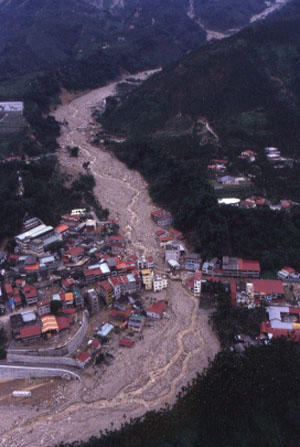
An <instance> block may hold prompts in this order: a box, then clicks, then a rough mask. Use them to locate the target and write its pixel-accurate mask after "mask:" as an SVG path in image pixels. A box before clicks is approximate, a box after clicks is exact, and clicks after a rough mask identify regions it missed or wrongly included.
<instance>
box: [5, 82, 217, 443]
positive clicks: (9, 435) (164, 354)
mask: <svg viewBox="0 0 300 447" xmlns="http://www.w3.org/2000/svg"><path fill="white" fill-rule="evenodd" d="M139 76H143V75H139ZM114 88H115V84H114V83H113V84H110V85H109V86H106V87H104V88H102V89H97V90H95V91H93V92H90V93H88V94H86V95H83V96H82V97H80V98H77V99H75V100H73V101H72V102H70V103H69V104H65V105H63V106H61V107H59V108H58V109H57V111H56V112H55V117H56V119H57V120H59V121H63V119H66V120H67V121H68V123H69V126H68V127H64V128H63V130H62V135H61V137H60V145H61V147H62V148H64V147H66V146H67V145H69V144H71V145H72V144H74V145H77V146H79V147H80V153H79V157H78V159H74V158H71V157H69V155H68V154H67V152H66V151H65V150H61V153H60V163H61V165H62V166H63V167H64V169H65V171H66V172H67V173H70V174H71V175H75V174H76V173H78V172H80V171H81V172H82V171H83V169H82V163H83V162H84V161H90V168H91V171H92V173H93V175H94V176H95V179H96V188H95V193H96V195H97V197H98V198H99V200H100V202H101V204H102V205H103V206H104V207H107V208H109V209H110V212H111V216H112V217H117V218H118V219H119V222H120V227H121V232H122V233H123V234H125V235H126V236H127V238H128V239H129V240H130V241H131V243H132V245H130V244H129V247H130V246H131V247H132V251H135V252H136V251H140V252H143V253H145V254H153V255H154V256H156V255H157V247H156V244H155V241H154V236H153V235H154V231H155V229H157V227H156V226H155V225H154V224H153V222H152V221H151V219H150V212H151V210H152V209H153V204H152V203H151V200H150V197H149V195H148V192H147V185H146V183H145V182H144V180H143V179H142V178H141V176H140V175H139V174H138V173H137V172H135V171H130V170H129V169H127V168H126V166H125V165H123V164H122V163H120V162H119V161H118V160H116V159H115V158H114V157H112V156H111V155H110V154H109V153H107V152H105V151H104V150H101V149H98V148H95V147H93V146H91V145H90V144H89V143H88V142H87V140H86V135H85V130H84V129H85V128H86V127H88V122H89V121H90V108H91V107H92V106H94V105H96V104H99V103H100V102H101V100H102V99H103V98H104V97H106V96H107V95H109V94H112V93H113V92H114ZM79 128H82V129H79ZM157 298H158V296H157ZM160 298H166V299H167V300H168V303H169V306H168V312H167V318H166V319H164V320H163V321H161V322H160V323H159V324H158V325H157V327H156V328H153V329H147V330H146V331H145V336H144V339H143V340H141V341H139V342H138V343H136V345H135V346H134V348H133V349H131V350H119V351H118V354H117V356H116V358H115V359H114V361H113V363H112V364H111V365H110V366H109V367H108V368H107V369H104V370H101V373H100V372H99V370H97V369H95V370H92V371H89V372H88V373H86V374H85V375H84V376H83V383H82V384H79V383H75V382H72V383H68V384H65V385H63V387H62V388H61V394H62V395H63V396H64V398H63V399H62V401H61V402H58V403H57V404H56V405H55V406H53V407H52V408H50V411H49V412H46V410H45V412H44V410H43V414H38V413H36V412H35V413H34V412H31V411H29V410H28V411H27V413H26V412H22V413H21V414H20V411H19V412H17V411H15V410H12V412H11V420H10V421H7V423H5V424H4V425H5V427H4V426H3V428H2V426H1V435H2V439H3V445H5V446H6V447H10V446H18V447H21V446H29V445H30V446H38V445H46V446H53V445H55V444H56V443H57V442H59V441H69V442H71V441H74V440H78V439H88V437H90V436H91V435H96V434H97V433H99V431H100V430H104V429H105V428H109V427H111V423H113V424H114V427H116V426H120V424H121V423H122V422H123V421H124V415H126V418H127V419H129V418H131V417H135V416H138V415H141V414H143V413H144V412H145V411H146V410H149V409H158V408H160V407H161V406H163V405H164V403H165V402H169V403H173V402H174V401H175V397H176V394H177V393H178V391H179V390H180V388H181V387H182V386H183V385H184V384H186V383H187V382H188V381H190V380H191V379H192V378H193V377H195V375H196V372H197V371H201V370H202V369H203V368H204V367H205V366H207V364H208V358H213V357H214V355H215V353H216V352H217V351H218V349H219V344H218V342H217V339H216V337H215V335H214V334H213V333H212V331H211V329H210V327H209V326H208V324H207V315H205V314H204V313H200V312H199V310H198V301H197V300H196V299H195V298H194V297H192V296H191V295H190V294H189V293H188V292H187V291H185V290H184V289H183V288H182V287H181V285H180V284H179V283H178V282H173V283H171V284H170V286H169V288H168V290H167V291H166V292H164V293H161V294H160ZM1 413H2V411H1V409H0V417H1ZM5 432H6V433H5Z"/></svg>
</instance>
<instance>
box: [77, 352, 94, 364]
mask: <svg viewBox="0 0 300 447" xmlns="http://www.w3.org/2000/svg"><path fill="white" fill-rule="evenodd" d="M91 359H92V356H91V354H90V353H89V352H80V354H78V356H77V357H76V361H77V365H78V366H79V368H85V366H86V365H87V364H88V363H89V361H90V360H91Z"/></svg>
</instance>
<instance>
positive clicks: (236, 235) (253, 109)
mask: <svg viewBox="0 0 300 447" xmlns="http://www.w3.org/2000/svg"><path fill="white" fill-rule="evenodd" d="M299 25H300V6H299V2H298V1H296V2H293V3H291V4H290V5H289V6H287V7H286V8H285V9H284V10H282V12H281V13H280V14H278V16H277V17H274V18H272V19H269V20H267V21H266V22H264V23H262V24H260V25H255V26H252V27H251V28H248V29H245V30H243V31H241V32H240V33H238V34H236V35H235V36H232V37H230V38H228V39H224V40H222V41H218V42H214V43H210V44H208V45H206V46H205V47H202V48H201V49H200V50H197V51H195V52H193V53H190V54H188V55H187V56H186V57H185V58H183V59H182V60H180V61H178V62H176V63H173V64H171V65H169V66H167V67H166V68H165V69H163V70H162V71H161V72H160V73H157V74H155V75H154V76H153V77H152V78H150V79H149V80H147V81H146V82H145V83H144V84H143V85H141V86H139V87H138V88H137V89H136V90H135V91H133V92H132V93H131V94H129V95H127V96H125V97H123V98H122V99H121V100H120V101H119V102H118V101H117V102H116V101H108V107H107V109H106V112H105V113H104V115H103V116H102V123H103V125H104V127H105V128H106V130H107V131H108V132H110V133H118V134H121V135H125V136H127V137H129V138H127V141H126V142H125V143H123V144H119V145H115V146H113V147H112V149H113V150H114V151H115V154H116V155H117V156H118V157H119V158H120V159H121V160H122V161H123V162H125V163H127V164H128V165H129V166H130V167H132V168H133V169H138V170H139V171H140V172H141V173H142V174H143V175H144V177H145V178H146V180H147V181H148V183H149V189H150V193H151V195H152V198H153V200H154V201H155V202H157V203H158V204H159V205H160V206H164V207H167V208H168V209H170V210H171V211H172V213H173V216H174V219H175V224H176V226H177V228H178V229H180V230H181V231H184V232H185V234H186V236H187V237H188V238H189V241H190V243H191V244H192V245H193V246H194V247H195V248H196V249H198V250H199V251H201V253H202V254H203V256H204V257H210V256H218V257H220V256H222V255H226V254H230V255H233V256H240V257H245V258H250V259H259V260H260V262H261V265H262V268H263V270H273V269H274V270H275V269H276V268H277V269H278V268H280V267H282V265H289V264H293V265H295V267H296V264H297V268H298V267H299V266H300V265H299V266H298V261H297V259H300V242H298V240H299V231H300V219H299V213H300V211H299V207H297V208H295V209H294V210H292V211H291V212H290V213H286V212H274V211H271V210H270V209H269V208H262V209H242V208H235V207H228V206H221V207H219V206H218V204H217V200H216V194H215V191H214V190H213V188H212V187H211V184H210V183H209V182H208V180H207V176H208V173H207V165H209V164H211V160H212V159H213V158H218V159H220V158H222V159H223V158H224V157H225V158H227V159H228V160H229V166H230V170H229V172H228V173H229V174H231V175H232V174H237V175H238V174H239V175H242V174H243V175H249V176H251V180H253V183H254V184H253V185H252V189H251V190H249V189H243V190H242V188H240V190H239V191H237V189H236V188H235V189H234V192H232V191H231V192H228V190H227V194H234V197H236V196H235V194H237V193H239V196H238V197H241V198H242V199H245V198H247V197H249V196H250V195H252V194H253V193H256V194H259V195H264V196H267V197H268V198H270V199H271V200H272V201H273V200H274V201H275V203H276V201H277V202H278V201H279V200H280V199H292V200H294V201H296V202H300V182H299V178H300V163H299V162H296V163H294V164H293V167H292V168H285V169H281V170H277V169H275V168H274V167H272V166H271V165H270V163H269V162H268V161H267V160H266V157H265V154H264V148H265V147H266V146H271V145H274V146H276V147H279V148H280V150H281V151H282V153H283V154H290V155H291V156H292V157H293V158H296V159H299V157H300V151H299V147H300V134H299V122H300V114H299V102H300V83H299V81H300V77H299V67H300V42H299V38H298V30H299ZM243 149H251V150H255V151H256V152H257V153H258V161H257V163H256V164H255V166H254V165H252V164H249V163H248V164H247V163H246V164H245V163H242V162H241V160H240V159H239V155H240V153H241V151H242V150H243ZM253 188H254V189H253ZM224 193H226V191H225V190H224ZM226 197H228V195H227V196H226ZM283 228H284V229H285V231H283Z"/></svg>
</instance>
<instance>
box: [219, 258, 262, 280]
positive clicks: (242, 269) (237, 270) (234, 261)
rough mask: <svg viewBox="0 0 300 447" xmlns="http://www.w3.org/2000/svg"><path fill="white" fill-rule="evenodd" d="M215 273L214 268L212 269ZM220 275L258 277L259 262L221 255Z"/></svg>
mask: <svg viewBox="0 0 300 447" xmlns="http://www.w3.org/2000/svg"><path fill="white" fill-rule="evenodd" d="M214 273H215V274H217V272H216V270H215V271H214ZM219 275H221V276H233V277H237V278H238V277H243V278H259V275H260V264H259V262H258V261H253V260H250V259H241V258H231V257H229V256H223V260H222V271H221V272H220V273H219Z"/></svg>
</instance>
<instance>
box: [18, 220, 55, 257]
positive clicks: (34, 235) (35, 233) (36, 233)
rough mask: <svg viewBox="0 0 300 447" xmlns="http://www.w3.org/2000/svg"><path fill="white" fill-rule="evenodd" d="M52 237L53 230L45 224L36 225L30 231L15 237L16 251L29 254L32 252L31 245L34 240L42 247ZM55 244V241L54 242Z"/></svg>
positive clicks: (32, 247) (32, 246)
mask: <svg viewBox="0 0 300 447" xmlns="http://www.w3.org/2000/svg"><path fill="white" fill-rule="evenodd" d="M53 235H54V229H53V227H51V226H47V225H45V224H41V225H38V226H37V227H34V228H32V229H31V230H28V231H25V232H24V233H21V234H18V235H17V236H15V242H16V244H17V247H18V249H19V250H20V251H21V252H23V253H31V252H33V251H34V250H33V249H34V247H35V246H34V245H32V243H33V242H34V241H35V240H37V239H38V240H39V241H40V243H39V246H40V244H42V245H43V247H44V246H45V245H47V244H49V238H50V237H51V236H53ZM54 242H55V241H54Z"/></svg>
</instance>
